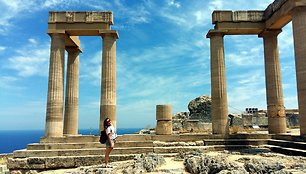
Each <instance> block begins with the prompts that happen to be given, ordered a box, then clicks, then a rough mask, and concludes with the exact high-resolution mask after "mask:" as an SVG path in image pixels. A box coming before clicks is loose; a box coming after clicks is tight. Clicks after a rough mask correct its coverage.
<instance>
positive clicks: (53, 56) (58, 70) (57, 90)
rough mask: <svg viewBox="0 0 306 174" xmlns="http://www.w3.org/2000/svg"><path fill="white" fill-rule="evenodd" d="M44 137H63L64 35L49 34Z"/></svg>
mask: <svg viewBox="0 0 306 174" xmlns="http://www.w3.org/2000/svg"><path fill="white" fill-rule="evenodd" d="M50 36H51V50H50V65H49V80H48V97H47V112H46V128H45V136H46V137H59V136H63V104H64V64H65V63H64V59H65V35H64V34H55V33H54V34H50Z"/></svg>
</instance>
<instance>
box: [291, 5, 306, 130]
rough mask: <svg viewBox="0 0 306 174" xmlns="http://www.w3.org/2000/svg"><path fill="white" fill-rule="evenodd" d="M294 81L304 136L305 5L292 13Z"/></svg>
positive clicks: (305, 100)
mask: <svg viewBox="0 0 306 174" xmlns="http://www.w3.org/2000/svg"><path fill="white" fill-rule="evenodd" d="M292 28H293V37H294V54H295V66H296V82H297V92H298V106H299V116H300V118H299V121H300V132H301V135H303V136H306V107H305V103H306V7H297V8H296V9H295V10H294V11H293V14H292Z"/></svg>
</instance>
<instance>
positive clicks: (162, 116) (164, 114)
mask: <svg viewBox="0 0 306 174" xmlns="http://www.w3.org/2000/svg"><path fill="white" fill-rule="evenodd" d="M156 120H159V121H169V120H172V106H171V105H156Z"/></svg>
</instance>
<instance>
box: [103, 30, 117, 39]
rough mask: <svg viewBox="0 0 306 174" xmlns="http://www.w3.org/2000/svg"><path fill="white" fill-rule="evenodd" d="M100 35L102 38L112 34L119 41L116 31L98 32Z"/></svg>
mask: <svg viewBox="0 0 306 174" xmlns="http://www.w3.org/2000/svg"><path fill="white" fill-rule="evenodd" d="M99 33H100V35H101V36H102V37H103V36H104V35H105V34H112V35H114V36H115V37H116V39H119V34H118V31H117V30H99Z"/></svg>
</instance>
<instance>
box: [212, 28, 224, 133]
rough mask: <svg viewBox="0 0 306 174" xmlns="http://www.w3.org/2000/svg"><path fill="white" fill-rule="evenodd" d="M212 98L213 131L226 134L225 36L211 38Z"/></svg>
mask: <svg viewBox="0 0 306 174" xmlns="http://www.w3.org/2000/svg"><path fill="white" fill-rule="evenodd" d="M209 37H210V55H211V60H210V67H211V98H212V105H211V110H212V123H213V125H212V131H213V134H225V133H226V132H227V131H228V130H227V120H228V119H227V115H228V106H227V94H226V80H225V79H226V76H225V62H224V46H223V45H224V43H223V34H222V33H214V34H211V35H210V36H209Z"/></svg>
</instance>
